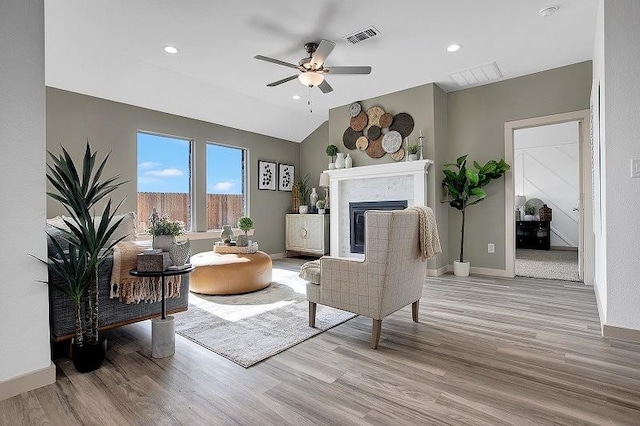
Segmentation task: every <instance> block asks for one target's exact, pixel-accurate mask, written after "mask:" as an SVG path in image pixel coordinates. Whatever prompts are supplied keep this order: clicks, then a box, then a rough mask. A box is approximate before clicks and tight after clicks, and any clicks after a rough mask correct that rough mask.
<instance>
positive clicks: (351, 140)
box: [342, 127, 362, 149]
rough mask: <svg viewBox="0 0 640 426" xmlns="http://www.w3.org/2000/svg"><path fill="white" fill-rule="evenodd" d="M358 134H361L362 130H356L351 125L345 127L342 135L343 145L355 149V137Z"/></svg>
mask: <svg viewBox="0 0 640 426" xmlns="http://www.w3.org/2000/svg"><path fill="white" fill-rule="evenodd" d="M360 136H362V132H356V131H355V130H353V129H352V128H351V127H347V130H345V131H344V134H343V135H342V143H344V147H345V148H347V149H355V148H356V139H358V138H359V137H360Z"/></svg>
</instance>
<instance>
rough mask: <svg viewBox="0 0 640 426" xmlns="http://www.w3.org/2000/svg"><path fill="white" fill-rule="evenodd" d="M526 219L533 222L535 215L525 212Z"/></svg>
mask: <svg viewBox="0 0 640 426" xmlns="http://www.w3.org/2000/svg"><path fill="white" fill-rule="evenodd" d="M524 220H525V221H527V222H531V221H532V220H533V215H532V214H525V215H524Z"/></svg>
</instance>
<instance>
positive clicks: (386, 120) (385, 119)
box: [380, 112, 393, 128]
mask: <svg viewBox="0 0 640 426" xmlns="http://www.w3.org/2000/svg"><path fill="white" fill-rule="evenodd" d="M391 123H393V115H391V114H389V113H388V112H385V113H384V114H382V117H380V127H382V128H384V127H389V126H391Z"/></svg>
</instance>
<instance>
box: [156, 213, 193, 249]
mask: <svg viewBox="0 0 640 426" xmlns="http://www.w3.org/2000/svg"><path fill="white" fill-rule="evenodd" d="M149 222H151V226H150V227H149V230H148V232H149V234H151V235H152V236H153V248H154V249H160V250H162V251H169V250H170V249H171V246H172V245H174V244H175V242H176V237H178V236H180V235H182V234H184V223H183V222H181V221H179V220H171V219H169V216H168V215H166V214H165V215H162V216H159V215H158V212H157V211H156V209H155V208H154V209H153V213H152V214H151V217H150V218H149Z"/></svg>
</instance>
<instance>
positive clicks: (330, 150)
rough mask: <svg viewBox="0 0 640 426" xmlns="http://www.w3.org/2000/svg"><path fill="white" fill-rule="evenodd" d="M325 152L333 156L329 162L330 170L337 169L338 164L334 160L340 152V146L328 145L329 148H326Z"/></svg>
mask: <svg viewBox="0 0 640 426" xmlns="http://www.w3.org/2000/svg"><path fill="white" fill-rule="evenodd" d="M325 152H326V153H327V155H328V156H329V157H331V162H330V163H329V170H333V169H335V168H336V165H335V163H334V162H333V161H334V159H333V157H335V156H336V154H337V153H338V147H337V146H335V145H327V149H326V150H325Z"/></svg>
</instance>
